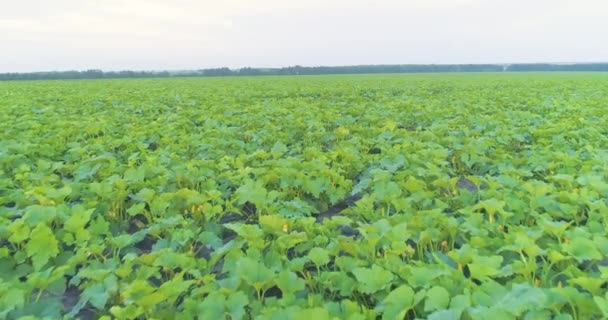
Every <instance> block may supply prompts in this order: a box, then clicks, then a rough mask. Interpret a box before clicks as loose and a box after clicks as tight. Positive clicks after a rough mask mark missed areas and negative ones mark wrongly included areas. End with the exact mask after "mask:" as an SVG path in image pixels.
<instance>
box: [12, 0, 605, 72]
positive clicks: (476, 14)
mask: <svg viewBox="0 0 608 320" xmlns="http://www.w3.org/2000/svg"><path fill="white" fill-rule="evenodd" d="M0 4H1V5H0V72H31V71H51V70H86V69H102V70H190V69H202V68H213V67H223V66H227V67H230V68H240V67H246V66H252V67H281V66H290V65H304V66H319V65H326V66H337V65H358V64H451V63H516V62H598V61H608V41H606V35H608V19H607V18H606V17H608V1H606V0H567V1H566V0H504V1H503V0H401V1H399V0H376V1H372V0H255V1H253V0H249V1H247V0H95V1H93V0H53V1H48V0H19V1H12V0H0Z"/></svg>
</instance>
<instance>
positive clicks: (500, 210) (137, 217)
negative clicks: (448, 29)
mask: <svg viewBox="0 0 608 320" xmlns="http://www.w3.org/2000/svg"><path fill="white" fill-rule="evenodd" d="M0 124H1V126H2V128H1V130H0V319H5V318H6V319H19V318H21V319H38V318H48V319H61V318H67V319H72V318H82V319H97V318H103V319H144V318H145V319H192V318H195V317H198V318H200V319H277V320H282V319H306V320H309V319H314V320H325V319H435V320H436V319H492V320H502V319H563V320H566V319H573V320H582V319H605V318H607V317H608V294H607V291H608V289H607V288H608V236H607V230H608V203H607V201H608V200H607V199H608V180H607V178H606V176H607V175H608V74H605V73H544V74H543V73H537V74H534V73H521V74H514V73H511V74H504V73H503V74H425V75H358V76H310V77H309V76H300V77H257V78H245V77H243V78H205V79H200V78H199V79H195V78H191V79H186V78H184V79H140V80H92V81H87V80H82V81H48V82H36V81H34V82H2V83H0Z"/></svg>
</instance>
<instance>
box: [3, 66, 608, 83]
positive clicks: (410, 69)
mask: <svg viewBox="0 0 608 320" xmlns="http://www.w3.org/2000/svg"><path fill="white" fill-rule="evenodd" d="M526 71H528V72H530V71H608V63H581V64H549V63H533V64H437V65H434V64H425V65H415V64H403V65H361V66H343V67H302V66H292V67H285V68H249V67H248V68H241V69H229V68H214V69H201V70H191V71H101V70H86V71H52V72H32V73H0V81H7V80H61V79H120V78H172V77H225V76H284V75H285V76H286V75H323V74H364V73H430V72H526Z"/></svg>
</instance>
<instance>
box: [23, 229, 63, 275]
mask: <svg viewBox="0 0 608 320" xmlns="http://www.w3.org/2000/svg"><path fill="white" fill-rule="evenodd" d="M25 250H26V252H27V256H28V257H30V258H32V262H33V265H34V269H35V270H40V269H41V268H42V267H43V266H44V265H45V264H46V263H47V262H48V261H49V259H51V258H54V257H56V256H57V255H58V254H59V243H58V242H57V239H56V238H55V235H54V234H53V231H52V230H51V229H50V228H49V227H47V226H46V225H45V224H39V225H38V226H36V228H34V230H32V233H31V234H30V240H29V241H28V243H27V245H26V248H25Z"/></svg>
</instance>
